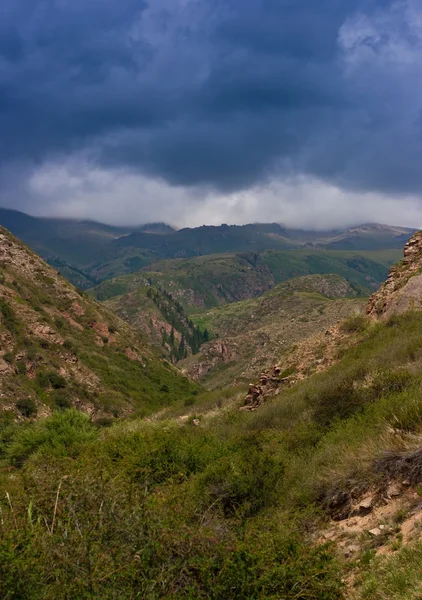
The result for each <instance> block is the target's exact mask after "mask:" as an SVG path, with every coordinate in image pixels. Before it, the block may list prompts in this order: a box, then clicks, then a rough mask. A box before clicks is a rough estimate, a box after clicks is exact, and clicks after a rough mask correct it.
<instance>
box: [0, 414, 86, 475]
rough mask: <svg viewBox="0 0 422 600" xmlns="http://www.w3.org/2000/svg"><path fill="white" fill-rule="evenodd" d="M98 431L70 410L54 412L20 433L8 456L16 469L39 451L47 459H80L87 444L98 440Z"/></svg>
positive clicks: (84, 418) (19, 431)
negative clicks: (63, 457) (77, 457)
mask: <svg viewBox="0 0 422 600" xmlns="http://www.w3.org/2000/svg"><path fill="white" fill-rule="evenodd" d="M96 435H97V434H96V430H95V428H94V426H93V425H92V423H91V422H90V421H89V418H88V417H87V416H86V415H84V414H83V413H81V412H78V411H77V410H74V409H71V410H67V411H63V412H61V411H60V412H57V413H54V414H53V416H52V417H49V418H48V419H44V420H43V421H36V422H34V423H31V424H29V425H27V426H25V427H24V426H22V427H21V428H20V429H18V430H17V432H16V435H15V436H14V438H13V439H12V441H11V443H10V445H9V447H8V448H7V450H6V456H7V458H8V459H9V460H10V462H11V463H12V464H14V465H16V466H22V465H23V464H24V462H25V461H26V460H28V458H29V457H30V456H32V455H34V454H35V453H36V452H39V451H44V452H45V453H46V456H47V457H49V456H54V455H58V456H77V455H78V454H79V453H80V451H81V450H82V448H83V447H84V445H85V444H87V443H89V442H91V441H93V440H95V438H96Z"/></svg>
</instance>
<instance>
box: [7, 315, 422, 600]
mask: <svg viewBox="0 0 422 600" xmlns="http://www.w3.org/2000/svg"><path fill="white" fill-rule="evenodd" d="M360 329H361V332H360V333H354V334H351V335H352V336H354V340H355V342H354V345H353V347H352V348H350V349H349V350H345V351H344V352H343V355H342V357H341V359H340V361H339V362H338V364H336V365H335V366H333V367H332V368H331V369H329V370H328V371H326V372H325V373H321V374H319V375H317V376H313V377H310V378H309V379H307V380H305V381H304V382H302V383H299V384H297V385H296V386H294V387H292V388H290V389H285V390H284V391H282V393H281V394H280V395H279V396H277V397H275V398H274V399H273V400H271V401H268V403H267V404H266V405H264V406H263V407H261V408H260V409H259V410H258V411H256V412H252V413H250V412H244V411H239V410H238V407H239V402H238V401H236V400H235V399H234V401H231V403H230V401H229V403H227V402H228V401H227V400H225V399H224V395H223V394H221V395H220V397H218V396H215V400H214V402H215V404H214V406H213V407H212V410H211V411H210V404H209V402H208V401H207V404H206V405H204V408H203V409H202V408H201V406H202V404H201V402H202V401H198V403H197V404H194V405H193V406H192V407H191V409H190V416H188V419H187V420H186V419H183V420H180V419H177V418H170V417H169V414H167V415H166V414H162V415H161V420H160V419H158V420H156V421H154V422H147V421H141V420H138V421H136V420H135V421H133V420H132V421H130V422H124V421H122V422H120V423H118V424H116V425H114V426H113V427H111V428H108V429H106V430H104V429H103V430H98V429H96V428H95V427H94V426H93V425H92V424H91V423H90V422H89V419H88V417H84V416H83V415H81V414H80V413H75V412H73V411H69V412H63V413H56V414H55V415H54V416H53V417H51V418H50V419H46V420H44V421H40V422H36V423H32V424H28V425H25V426H18V425H12V424H11V425H9V426H8V427H7V428H5V429H3V433H2V436H1V445H0V455H1V460H2V465H3V469H2V470H1V471H0V493H1V497H2V498H3V501H2V505H1V510H2V512H1V515H2V518H1V531H2V535H1V538H0V567H1V573H2V577H1V579H0V594H1V596H2V597H6V598H7V597H19V598H36V599H38V598H39V599H41V598H42V599H50V598H51V599H52V598H88V597H96V598H117V597H119V598H134V597H136V596H140V597H143V598H149V599H154V598H156V599H159V598H160V599H161V598H169V599H170V598H172V599H173V598H175V599H188V598H189V599H191V598H210V599H215V600H219V599H223V598H224V599H230V598H232V599H233V600H235V599H243V600H249V599H253V598H255V599H260V598H262V599H264V598H265V599H273V600H276V599H277V600H278V599H280V598H283V599H291V600H293V599H298V598H300V599H305V598H312V599H315V600H318V599H320V600H334V599H336V600H340V599H342V598H344V599H345V598H351V597H353V598H357V599H364V598H365V599H370V600H378V599H385V598H389V599H390V600H404V599H408V598H410V599H412V600H416V599H417V598H418V593H419V592H418V590H419V589H420V586H421V583H422V580H421V573H420V569H419V568H418V565H419V562H420V556H421V546H420V541H418V539H419V534H418V529H417V528H416V529H415V531H414V535H413V537H412V536H411V537H410V538H409V536H408V534H407V533H406V532H407V531H408V529H409V527H408V524H409V523H410V522H412V519H414V514H415V513H414V511H415V510H418V509H417V500H415V501H414V502H413V504H412V503H411V501H410V500H408V503H407V504H404V501H405V500H406V498H410V495H409V486H414V487H413V488H412V489H413V490H415V491H414V494H415V497H416V498H417V497H418V494H420V490H419V488H418V487H417V486H418V484H419V483H420V480H421V478H422V471H421V468H420V465H421V460H420V450H419V448H420V437H419V436H420V432H421V430H422V409H421V406H422V405H421V402H420V390H421V385H422V363H421V356H422V317H421V313H415V314H412V313H408V314H406V315H403V316H401V317H394V319H392V320H390V321H388V322H386V323H384V324H369V323H368V324H365V323H364V322H362V326H361V328H360ZM218 407H221V408H218ZM184 410H186V408H185V409H184ZM193 416H196V417H197V418H198V421H199V426H194V425H193V424H192V418H193ZM405 480H406V481H405ZM402 482H404V483H402ZM391 486H395V488H394V489H396V488H397V490H398V491H397V492H394V493H395V494H396V495H395V496H393V497H392V496H391V495H388V493H387V490H388V489H390V488H391ZM418 490H419V491H418ZM368 494H370V497H371V501H370V502H368V501H367V500H366V501H365V502H366V503H365V506H369V508H365V509H363V508H359V506H360V504H359V502H361V504H362V503H363V500H362V498H367V497H368ZM406 494H407V496H406ZM399 499H400V500H401V501H402V502H403V504H399ZM371 503H373V505H374V506H375V507H378V508H372V504H371ZM419 505H420V496H419ZM383 506H390V507H391V508H392V511H391V512H390V513H388V511H384V509H383V508H382V507H383ZM399 506H400V510H399V508H398V507H399ZM394 507H396V508H394ZM368 511H369V512H368ZM380 511H384V512H380ZM412 511H413V512H412ZM381 514H382V515H384V516H377V515H381ZM412 515H413V516H412ZM368 519H369V520H368ZM343 521H344V522H347V523H349V521H350V523H352V521H353V523H354V525H353V526H352V525H351V524H350V525H348V527H344V528H342V526H341V523H342V522H343ZM357 523H358V524H361V525H360V529H356V524H357ZM374 523H375V524H376V525H377V527H376V528H375V529H371V530H373V531H374V532H375V531H376V534H375V533H373V534H371V533H370V531H369V529H370V528H373V527H375V525H374ZM378 532H380V533H378ZM325 535H326V537H325V538H324V536H325ZM404 539H406V544H405V545H404V542H403V540H404ZM381 549H382V550H383V551H381Z"/></svg>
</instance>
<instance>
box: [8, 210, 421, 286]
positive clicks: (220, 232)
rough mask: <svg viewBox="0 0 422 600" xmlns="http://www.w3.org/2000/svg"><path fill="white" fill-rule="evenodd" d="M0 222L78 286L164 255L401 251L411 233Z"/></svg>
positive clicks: (14, 217)
mask: <svg viewBox="0 0 422 600" xmlns="http://www.w3.org/2000/svg"><path fill="white" fill-rule="evenodd" d="M0 224H1V225H3V226H4V227H6V228H7V229H8V230H10V231H11V232H12V233H13V234H14V235H16V236H18V237H19V238H20V239H21V240H22V241H23V242H25V243H26V244H27V245H28V246H29V247H30V248H31V249H33V250H35V251H36V252H38V253H39V254H40V255H41V256H42V257H43V258H44V259H46V260H47V261H48V262H50V264H52V265H53V266H55V267H56V268H57V269H59V270H60V271H61V272H62V273H63V274H65V275H66V277H68V278H69V279H70V280H71V281H72V282H74V283H75V284H76V285H79V286H80V287H82V288H88V287H91V286H92V285H94V284H95V283H99V282H100V281H104V280H105V279H108V278H110V277H117V276H119V275H124V274H128V273H133V272H135V271H138V270H139V269H141V268H142V267H146V266H147V265H150V264H151V263H154V262H157V261H159V260H163V259H175V258H192V257H195V256H203V255H209V254H227V253H244V252H254V253H256V252H262V251H265V250H297V249H308V250H350V251H366V250H390V249H400V248H402V247H403V245H404V243H405V242H406V241H407V239H408V238H409V237H410V235H412V233H414V231H415V230H414V229H411V228H407V227H396V226H389V225H380V224H376V223H370V224H363V225H359V226H356V227H352V228H348V229H344V230H336V231H332V230H327V231H306V230H300V229H289V228H287V227H285V226H284V225H281V224H278V223H254V224H249V225H225V224H223V225H220V226H209V225H204V226H202V227H195V228H184V229H179V230H175V229H173V228H172V227H170V226H169V225H166V224H165V223H151V224H145V225H140V226H137V227H115V226H111V225H105V224H103V223H97V222H95V221H86V220H85V221H84V220H82V221H78V220H72V219H58V218H40V217H32V216H30V215H27V214H25V213H22V212H19V211H15V210H9V209H0Z"/></svg>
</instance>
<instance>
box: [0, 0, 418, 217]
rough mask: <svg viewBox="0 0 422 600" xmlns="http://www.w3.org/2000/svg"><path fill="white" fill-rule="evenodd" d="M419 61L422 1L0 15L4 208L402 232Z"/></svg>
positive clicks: (185, 3)
mask: <svg viewBox="0 0 422 600" xmlns="http://www.w3.org/2000/svg"><path fill="white" fill-rule="evenodd" d="M421 50H422V8H420V5H419V2H417V1H416V0H400V1H387V0H373V1H371V2H368V1H367V0H366V1H363V0H362V1H360V0H356V1H354V2H350V3H346V2H340V1H338V0H321V1H320V2H314V1H313V0H295V1H294V2H292V1H291V0H283V1H282V0H243V1H242V2H241V1H240V0H224V1H223V0H213V1H212V2H211V0H154V2H153V1H152V0H144V1H143V2H142V1H141V2H140V1H139V0H121V1H120V2H115V1H113V0H102V1H98V0H88V1H86V0H84V2H82V0H72V1H70V0H43V1H41V0H35V1H34V0H3V2H2V6H1V7H0V161H1V168H0V202H1V203H2V204H3V205H8V206H13V207H18V208H20V209H22V210H27V211H29V212H32V213H35V214H61V215H72V216H76V217H84V216H89V217H91V218H92V217H94V218H98V219H104V220H107V221H109V222H132V217H133V215H136V218H137V219H138V220H139V221H146V220H157V219H160V220H168V221H172V222H176V223H177V224H196V222H197V221H198V223H199V222H200V221H201V220H203V222H214V220H217V221H233V220H234V221H236V220H237V221H238V222H239V221H245V220H256V219H260V220H283V221H286V220H290V221H291V222H292V224H297V225H299V224H301V223H302V224H304V225H305V224H306V223H307V221H308V220H309V221H310V222H311V224H314V225H315V223H316V220H318V219H321V220H322V221H324V220H325V219H329V220H330V222H333V224H341V223H340V221H341V222H343V223H350V222H353V221H356V220H361V219H363V220H386V216H387V217H390V216H391V217H390V218H391V219H393V218H394V219H395V220H396V216H397V218H399V217H400V216H401V221H402V222H403V219H404V220H405V221H406V222H407V223H408V224H411V220H413V219H419V218H420V216H422V210H421V208H420V205H419V200H418V198H419V196H420V193H421V191H422V169H420V157H421V156H422V135H421V134H422V131H421V125H422V119H421V104H422V94H421V91H422V90H421V87H422V62H421V61H420V56H421ZM333 203H334V204H336V206H337V211H336V216H335V218H334V217H333V215H332V205H333ZM399 206H401V209H400V208H399ZM374 207H376V208H374ZM394 207H397V209H396V208H394ZM404 207H405V208H406V210H405V216H404V215H403V208H404ZM309 211H312V212H313V213H314V215H315V214H317V215H319V216H317V217H316V218H315V217H313V218H312V219H308V217H307V214H308V213H309ZM378 211H381V213H382V214H381V217H380V216H378V218H377V213H378ZM378 215H379V213H378ZM264 216H265V219H264ZM334 221H336V223H334ZM337 221H338V223H337ZM397 222H398V221H397Z"/></svg>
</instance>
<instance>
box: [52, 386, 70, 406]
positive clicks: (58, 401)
mask: <svg viewBox="0 0 422 600" xmlns="http://www.w3.org/2000/svg"><path fill="white" fill-rule="evenodd" d="M50 400H51V401H52V403H53V405H54V407H55V408H59V409H61V410H65V409H67V408H71V406H72V400H71V397H70V394H69V393H68V391H67V390H64V389H56V390H54V391H53V392H52V393H51V394H50Z"/></svg>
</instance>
